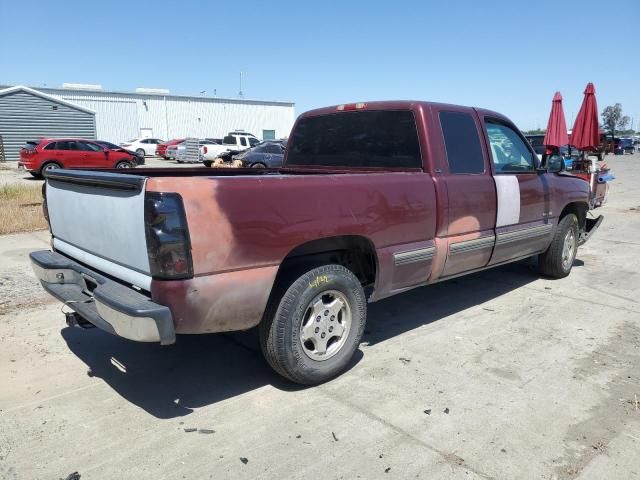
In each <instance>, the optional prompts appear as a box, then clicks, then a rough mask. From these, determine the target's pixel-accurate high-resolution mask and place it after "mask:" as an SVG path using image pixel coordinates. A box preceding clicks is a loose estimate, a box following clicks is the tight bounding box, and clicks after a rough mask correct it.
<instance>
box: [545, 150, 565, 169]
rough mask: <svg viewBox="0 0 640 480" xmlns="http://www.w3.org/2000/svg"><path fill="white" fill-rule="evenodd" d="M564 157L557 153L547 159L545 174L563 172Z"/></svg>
mask: <svg viewBox="0 0 640 480" xmlns="http://www.w3.org/2000/svg"><path fill="white" fill-rule="evenodd" d="M565 168H566V167H565V164H564V157H563V156H562V155H560V154H558V153H554V154H553V155H549V156H548V157H547V172H549V173H559V172H563V171H564V170H565Z"/></svg>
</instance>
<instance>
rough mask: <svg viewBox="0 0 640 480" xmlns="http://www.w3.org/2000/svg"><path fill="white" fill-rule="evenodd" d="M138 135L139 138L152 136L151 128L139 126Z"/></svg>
mask: <svg viewBox="0 0 640 480" xmlns="http://www.w3.org/2000/svg"><path fill="white" fill-rule="evenodd" d="M140 137H141V138H149V137H153V128H141V129H140Z"/></svg>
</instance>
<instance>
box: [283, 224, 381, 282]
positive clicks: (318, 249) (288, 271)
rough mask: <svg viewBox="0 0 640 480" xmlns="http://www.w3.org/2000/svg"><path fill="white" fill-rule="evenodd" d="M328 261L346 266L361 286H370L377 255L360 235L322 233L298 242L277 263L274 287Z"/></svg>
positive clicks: (371, 243)
mask: <svg viewBox="0 0 640 480" xmlns="http://www.w3.org/2000/svg"><path fill="white" fill-rule="evenodd" d="M329 263H335V264H338V265H342V266H344V267H345V268H347V269H349V270H350V271H351V272H353V274H354V275H355V276H356V277H357V278H358V280H360V283H361V284H362V286H363V287H365V288H366V287H369V288H371V289H372V288H373V287H374V285H375V281H376V275H377V272H378V257H377V254H376V249H375V246H374V244H373V242H372V241H371V240H370V239H369V238H367V237H365V236H361V235H337V236H332V237H323V238H319V239H316V240H311V241H308V242H305V243H303V244H301V245H298V246H297V247H295V248H293V249H292V250H291V251H290V252H289V253H288V254H287V255H286V256H285V257H284V259H283V260H282V262H281V263H280V267H279V268H278V272H277V274H276V278H275V282H274V287H275V286H276V285H279V284H282V282H283V281H286V280H287V279H290V278H291V277H293V276H296V275H297V274H301V273H302V272H303V271H305V270H309V269H311V268H315V267H317V266H320V265H326V264H329Z"/></svg>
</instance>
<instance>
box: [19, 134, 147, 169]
mask: <svg viewBox="0 0 640 480" xmlns="http://www.w3.org/2000/svg"><path fill="white" fill-rule="evenodd" d="M109 145H112V144H108V142H98V141H95V140H87V139H84V138H42V139H40V140H38V141H33V142H27V143H26V144H25V146H24V147H22V149H21V150H20V161H19V162H18V165H19V166H21V167H23V168H24V169H25V170H27V171H28V172H29V173H30V174H31V175H33V176H34V177H41V176H42V175H43V174H44V173H45V172H49V171H51V170H53V169H57V168H78V167H93V168H131V167H135V166H136V165H137V162H136V155H135V154H134V153H133V152H129V151H127V150H125V149H123V148H122V147H119V146H117V145H113V146H109ZM114 147H115V148H114Z"/></svg>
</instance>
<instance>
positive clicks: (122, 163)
mask: <svg viewBox="0 0 640 480" xmlns="http://www.w3.org/2000/svg"><path fill="white" fill-rule="evenodd" d="M116 168H133V165H132V164H131V162H128V161H126V160H121V161H119V162H118V163H116Z"/></svg>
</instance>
